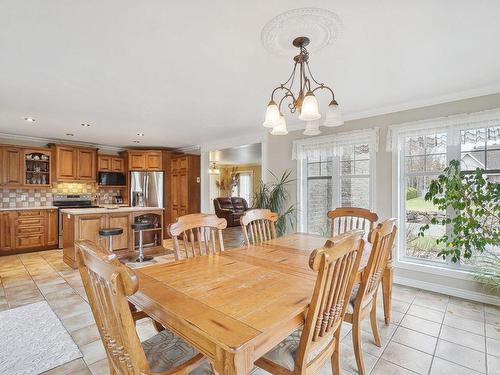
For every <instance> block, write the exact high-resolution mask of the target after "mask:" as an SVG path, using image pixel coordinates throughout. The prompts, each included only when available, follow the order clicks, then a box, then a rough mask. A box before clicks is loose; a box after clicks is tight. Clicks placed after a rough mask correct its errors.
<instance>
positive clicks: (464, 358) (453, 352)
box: [436, 340, 486, 373]
mask: <svg viewBox="0 0 500 375" xmlns="http://www.w3.org/2000/svg"><path fill="white" fill-rule="evenodd" d="M436 357H439V358H442V359H446V360H447V361H450V362H454V363H456V364H458V365H460V366H463V367H467V368H470V369H472V370H474V371H478V372H482V373H486V358H485V355H484V353H483V352H479V351H477V350H473V349H471V348H466V347H465V346H461V345H457V344H454V343H452V342H448V341H444V340H439V341H438V345H437V347H436Z"/></svg>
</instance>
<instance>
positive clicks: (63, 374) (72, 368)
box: [43, 358, 90, 375]
mask: <svg viewBox="0 0 500 375" xmlns="http://www.w3.org/2000/svg"><path fill="white" fill-rule="evenodd" d="M75 373H77V374H90V371H89V370H88V369H87V365H86V364H85V362H84V361H83V359H81V358H79V359H75V360H74V361H71V362H68V363H65V364H64V365H61V366H58V367H56V368H53V369H52V370H49V371H46V372H44V373H43V375H70V374H71V375H72V374H75Z"/></svg>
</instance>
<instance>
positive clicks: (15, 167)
mask: <svg viewBox="0 0 500 375" xmlns="http://www.w3.org/2000/svg"><path fill="white" fill-rule="evenodd" d="M0 151H1V160H2V163H1V165H2V176H0V177H1V179H2V184H3V185H10V186H19V185H22V184H23V180H24V178H23V149H22V148H19V147H7V146H6V147H3V148H2V149H1V150H0Z"/></svg>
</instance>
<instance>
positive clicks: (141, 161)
mask: <svg viewBox="0 0 500 375" xmlns="http://www.w3.org/2000/svg"><path fill="white" fill-rule="evenodd" d="M127 155H128V166H129V169H130V170H131V171H161V170H163V168H162V152H161V151H151V150H129V151H127Z"/></svg>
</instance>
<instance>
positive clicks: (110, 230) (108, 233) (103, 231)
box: [99, 228, 123, 253]
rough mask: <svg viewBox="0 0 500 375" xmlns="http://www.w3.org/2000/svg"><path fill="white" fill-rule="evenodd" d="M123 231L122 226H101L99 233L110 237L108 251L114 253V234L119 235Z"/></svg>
mask: <svg viewBox="0 0 500 375" xmlns="http://www.w3.org/2000/svg"><path fill="white" fill-rule="evenodd" d="M122 233H123V229H122V228H101V229H99V235H100V236H102V237H108V251H109V252H110V253H113V236H118V235H120V234H122Z"/></svg>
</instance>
